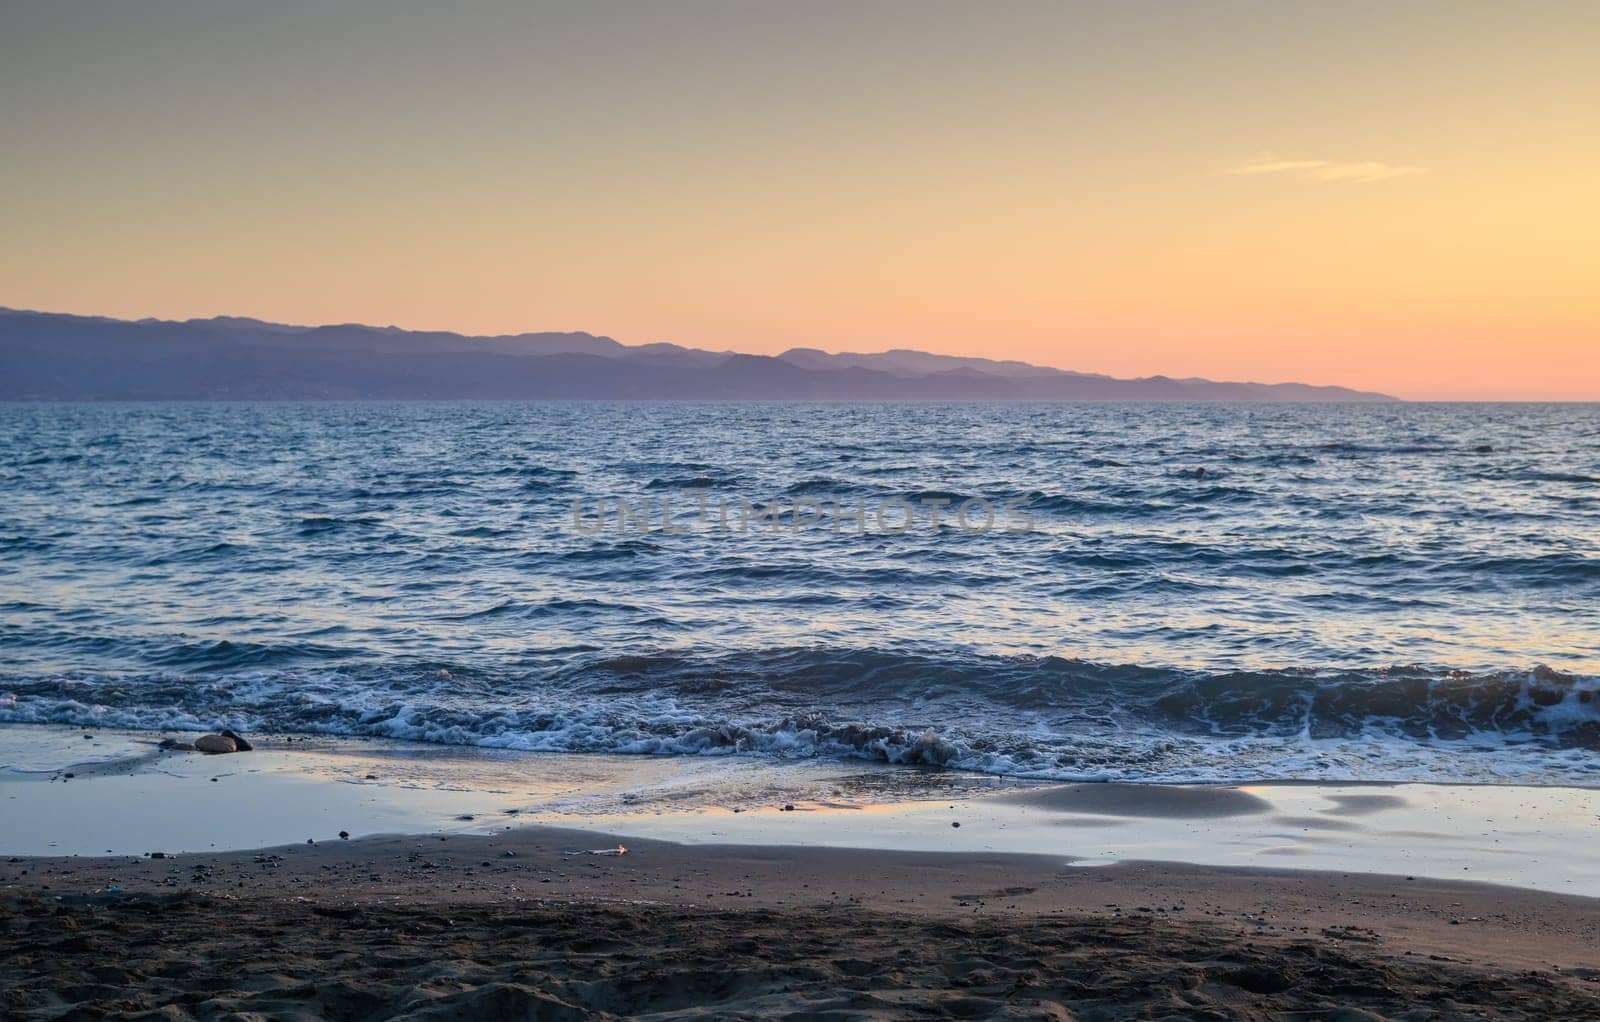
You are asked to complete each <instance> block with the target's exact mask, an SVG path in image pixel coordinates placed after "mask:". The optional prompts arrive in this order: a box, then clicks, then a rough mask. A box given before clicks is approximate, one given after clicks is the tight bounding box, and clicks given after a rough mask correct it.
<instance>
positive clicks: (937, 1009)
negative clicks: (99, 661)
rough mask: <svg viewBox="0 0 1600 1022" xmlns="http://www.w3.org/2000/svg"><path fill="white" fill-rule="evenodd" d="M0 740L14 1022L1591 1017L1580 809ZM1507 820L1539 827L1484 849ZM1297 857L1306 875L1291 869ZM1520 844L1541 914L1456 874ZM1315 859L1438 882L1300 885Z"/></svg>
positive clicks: (1567, 802) (1401, 794) (1575, 800)
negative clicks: (1387, 865)
mask: <svg viewBox="0 0 1600 1022" xmlns="http://www.w3.org/2000/svg"><path fill="white" fill-rule="evenodd" d="M0 737H3V738H4V740H5V743H6V751H7V753H8V755H7V757H6V758H7V760H8V761H9V762H11V763H14V764H19V763H22V764H28V769H16V768H13V769H9V770H7V771H5V772H4V775H3V776H0V800H3V801H0V804H3V805H4V806H5V807H6V808H7V811H8V812H7V820H8V825H7V827H6V828H5V832H4V834H3V835H0V840H3V841H4V842H5V844H6V845H7V847H4V848H0V853H3V854H4V858H3V859H0V942H3V946H4V953H3V961H4V964H3V965H0V988H3V989H4V991H5V992H4V994H3V995H0V997H3V1000H0V1014H4V1015H5V1016H7V1017H17V1018H27V1019H59V1018H91V1017H92V1018H100V1017H115V1018H123V1017H125V1018H139V1017H152V1018H155V1017H160V1018H196V1019H205V1018H233V1017H304V1018H326V1017H336V1018H374V1019H376V1018H388V1017H415V1018H463V1019H465V1018H474V1019H475V1018H583V1017H606V1016H611V1017H621V1016H639V1015H642V1016H646V1017H664V1018H665V1017H680V1016H687V1015H692V1014H696V1013H699V1014H712V1015H718V1016H731V1017H748V1018H755V1017H763V1018H764V1017H780V1018H781V1017H858V1016H870V1017H881V1018H901V1017H904V1018H923V1017H1020V1018H1161V1017H1177V1018H1279V1017H1292V1018H1319V1019H1320V1018H1329V1019H1334V1018H1338V1019H1364V1018H1374V1017H1384V1018H1453V1017H1472V1018H1540V1019H1545V1018H1580V1017H1592V1016H1593V1015H1594V1014H1595V1013H1596V1012H1600V900H1597V899H1595V898H1593V897H1590V896H1587V892H1588V891H1589V890H1590V889H1591V881H1590V879H1589V878H1588V876H1587V874H1586V872H1585V869H1584V866H1583V861H1584V859H1585V857H1584V856H1583V854H1582V852H1581V849H1579V848H1576V847H1573V846H1572V845H1571V843H1570V834H1569V833H1567V832H1565V831H1563V830H1562V827H1563V822H1562V821H1563V818H1564V817H1563V813H1567V814H1570V815H1574V816H1575V817H1576V816H1583V817H1585V818H1586V819H1592V812H1591V806H1590V803H1589V801H1588V800H1589V799H1590V797H1591V793H1589V792H1587V791H1578V790H1562V789H1549V790H1542V791H1541V790H1538V789H1528V790H1526V791H1522V792H1520V793H1514V797H1508V796H1507V793H1506V791H1505V790H1500V791H1495V790H1493V789H1468V788H1460V789H1450V788H1438V787H1436V786H1434V787H1429V786H1420V787H1421V788H1422V790H1421V791H1418V790H1417V788H1418V786H1388V787H1384V786H1370V785H1369V786H1351V787H1327V786H1322V787H1318V786H1307V785H1280V786H1270V785H1267V786H1252V787H1250V788H1239V787H1220V786H1217V787H1195V786H1187V787H1185V786H1149V785H1146V786H1129V785H1016V784H1009V785H995V784H994V783H992V782H991V781H989V780H986V779H981V778H966V779H963V778H959V777H952V776H951V775H949V774H938V773H934V774H929V775H927V776H926V778H924V779H923V780H922V783H921V784H920V785H919V784H918V783H917V782H916V780H915V779H914V778H908V777H907V776H906V773H905V772H904V771H886V772H879V773H873V772H867V773H865V774H863V773H861V772H859V771H843V772H841V771H839V770H837V769H833V768H829V769H820V768H818V767H815V766H811V765H801V766H800V767H798V768H796V769H795V770H794V771H793V772H792V773H789V774H787V775H785V774H784V772H783V771H781V770H766V771H761V772H758V773H757V774H756V775H755V776H754V777H753V778H752V777H751V776H750V774H751V772H750V771H747V770H742V769H740V766H739V764H738V763H737V762H733V763H730V764H728V765H723V764H718V763H708V762H706V761H691V762H685V761H683V760H677V759H667V760H660V759H650V758H640V757H632V758H623V757H614V758H603V757H593V758H590V757H539V756H527V755H522V756H516V755H496V754H482V753H480V752H476V751H475V752H471V753H463V752H459V751H452V750H438V749H417V748H415V747H411V746H407V745H405V744H404V743H390V744H386V743H373V742H366V743H363V742H341V743H321V744H319V743H315V742H304V741H288V740H287V739H274V738H270V737H268V738H262V739H259V746H258V748H257V750H256V751H253V752H251V753H247V754H245V753H241V754H236V755H234V756H223V757H204V756H199V755H196V754H185V753H176V754H174V753H164V752H161V751H159V750H155V749H154V748H153V744H154V738H153V736H149V735H138V734H132V733H119V732H113V731H105V732H82V731H79V730H70V729H48V728H9V729H4V730H3V731H0ZM68 775H70V776H68ZM212 778H215V780H213V779H212ZM583 793H587V794H583ZM580 794H582V795H583V797H582V798H579V797H578V796H579V795H580ZM1474 797H1477V798H1479V799H1480V801H1479V802H1478V803H1477V804H1478V805H1479V806H1480V810H1479V812H1478V814H1477V816H1476V817H1475V818H1473V819H1457V818H1456V817H1457V816H1458V815H1459V814H1461V813H1462V812H1463V807H1464V806H1467V805H1470V804H1472V800H1473V798H1474ZM784 799H794V800H796V801H782V800H784ZM1430 799H1432V800H1433V801H1429V800H1430ZM1497 799H1498V800H1497ZM1541 800H1542V801H1541ZM52 805H53V806H55V807H56V809H55V813H54V815H53V816H52V815H49V814H45V813H44V811H43V809H42V808H41V807H46V806H52ZM230 805H231V806H232V807H233V811H232V812H231V813H230V812H229V811H228V810H227V807H228V806H230ZM580 806H581V807H584V808H583V811H579V807H580ZM1441 806H1443V808H1441ZM1508 806H1509V807H1512V810H1511V811H1512V812H1514V813H1520V814H1527V815H1528V816H1529V817H1530V818H1533V819H1534V820H1535V821H1536V825H1530V826H1526V827H1524V828H1522V829H1518V828H1517V827H1516V826H1514V825H1508V824H1510V823H1511V822H1512V821H1511V820H1510V819H1509V818H1508V819H1507V820H1504V821H1497V820H1496V819H1495V816H1496V814H1498V813H1499V812H1500V810H1501V809H1503V808H1506V807H1508ZM255 807H271V808H272V810H273V812H272V813H268V814H265V815H262V814H259V813H255V812H254V811H253V810H254V808H255ZM791 807H792V808H791ZM1497 807H1499V808H1497ZM1385 813H1393V814H1397V815H1398V817H1399V818H1403V819H1404V820H1406V821H1409V826H1410V829H1409V830H1407V831H1405V832H1404V833H1403V834H1402V833H1401V832H1399V831H1396V832H1394V833H1390V832H1389V831H1388V830H1386V825H1385V824H1384V823H1382V822H1381V821H1383V820H1384V819H1385V815H1384V814H1385ZM585 814H587V815H585ZM252 818H255V825H254V829H252V828H251V827H250V826H246V825H245V823H244V822H243V821H246V820H250V819H252ZM52 820H53V821H54V822H52ZM97 820H99V822H101V823H104V822H105V821H107V820H109V821H110V822H111V823H112V824H116V823H117V822H118V821H122V822H123V823H125V824H127V826H125V827H123V828H121V829H120V832H124V833H127V834H128V835H129V837H128V839H127V841H128V843H130V844H131V843H132V842H142V843H144V844H145V845H147V846H148V847H138V846H134V847H130V848H119V849H117V850H116V854H106V850H105V849H103V848H99V849H90V848H86V847H82V846H81V842H83V841H87V840H104V837H103V836H102V835H103V833H106V832H114V831H118V828H117V827H115V826H113V827H112V828H111V831H104V830H100V831H97V830H96V828H95V823H96V821H97ZM73 821H77V824H78V825H72V824H73ZM133 821H142V822H140V823H138V824H137V825H136V824H135V823H134V822H133ZM1447 821H1448V822H1449V826H1447V825H1446V822H1447ZM557 823H559V824H560V825H556V824H557ZM574 824H577V825H574ZM341 826H342V827H343V828H344V833H345V834H346V835H347V837H345V838H341V837H340V836H339V831H338V829H335V828H338V827H341ZM1449 827H1454V830H1450V829H1449ZM384 828H392V829H391V831H390V832H389V833H382V832H381V831H382V830H383V829H384ZM1430 828H1432V829H1430ZM1296 829H1298V832H1299V834H1300V836H1301V840H1302V842H1303V845H1304V848H1303V852H1304V854H1299V855H1284V854H1275V853H1279V852H1282V850H1283V848H1284V847H1285V845H1284V842H1285V841H1286V840H1287V838H1286V836H1285V835H1286V834H1287V833H1289V832H1290V831H1294V830H1296ZM44 832H48V833H49V836H50V837H52V838H53V840H54V841H55V842H56V843H59V842H60V841H64V840H66V839H67V835H69V834H72V835H76V837H75V840H77V841H78V842H79V843H80V844H79V845H74V846H73V847H72V848H71V849H70V852H75V853H77V854H70V853H69V854H57V855H39V854H31V855H30V854H20V852H21V851H23V850H24V846H30V847H35V848H36V847H37V846H38V845H39V844H40V843H41V840H42V838H43V837H44V836H45V834H44ZM301 833H305V834H306V835H307V836H306V837H305V838H301V837H299V835H300V834H301ZM262 835H275V836H276V839H275V840H271V841H260V840H259V839H260V838H261V836H262ZM663 835H666V836H667V837H670V838H671V839H665V838H664V837H663ZM1249 835H1259V840H1257V841H1255V842H1254V843H1252V842H1250V841H1248V840H1246V838H1247V837H1248V836H1249ZM1405 835H1409V836H1408V837H1407V836H1405ZM206 838H210V839H211V840H205V839H206ZM1319 841H1321V842H1329V841H1332V842H1335V843H1334V844H1332V845H1329V846H1328V847H1327V850H1326V851H1325V852H1319V851H1318V848H1319V845H1318V844H1317V842H1319ZM152 842H155V843H152ZM253 842H254V843H259V844H260V845H261V847H250V845H251V844H252V843H253ZM1185 842H1187V845H1185ZM1241 842H1242V847H1244V848H1245V849H1247V850H1248V851H1247V852H1246V853H1240V852H1239V846H1241ZM30 843H31V845H30ZM43 843H45V844H49V843H51V841H43ZM1563 844H1565V845H1566V851H1565V852H1564V853H1562V852H1560V848H1561V846H1562V845H1563ZM207 845H212V846H216V845H221V846H223V847H206V846H207ZM1402 845H1404V847H1405V848H1406V850H1407V855H1408V856H1409V858H1406V859H1404V860H1402V858H1401V857H1400V854H1399V849H1400V848H1401V847H1402ZM1508 845H1509V846H1510V847H1511V848H1512V849H1513V850H1514V851H1515V852H1516V854H1517V855H1519V856H1523V857H1527V856H1531V855H1535V854H1538V855H1546V856H1549V857H1550V859H1549V861H1547V862H1545V863H1543V864H1542V866H1541V871H1540V872H1541V874H1542V875H1541V876H1540V880H1541V881H1543V886H1545V887H1546V888H1547V889H1545V890H1536V889H1533V888H1534V886H1535V885H1533V884H1531V883H1523V884H1520V885H1516V886H1513V885H1511V884H1507V883H1496V884H1490V883H1481V882H1474V881H1472V880H1470V879H1469V878H1470V877H1472V876H1473V874H1472V873H1471V872H1466V871H1461V870H1460V869H1459V868H1458V867H1456V866H1455V865H1454V862H1455V858H1456V857H1459V856H1461V855H1468V856H1469V857H1470V858H1471V859H1472V862H1473V863H1474V864H1475V865H1477V866H1478V868H1479V871H1480V872H1482V873H1487V874H1492V873H1494V872H1495V869H1496V867H1495V866H1494V856H1493V851H1494V849H1496V848H1497V847H1499V848H1505V847H1507V846H1508ZM1185 847H1187V848H1188V849H1189V851H1190V854H1188V855H1183V856H1179V855H1173V856H1170V858H1172V859H1177V858H1189V859H1193V860H1211V861H1213V862H1214V863H1216V862H1234V861H1245V862H1249V863H1251V864H1250V865H1243V866H1241V865H1218V864H1211V865H1203V864H1197V863H1195V862H1192V861H1191V862H1180V861H1155V860H1152V859H1150V858H1147V857H1137V856H1141V855H1142V853H1144V852H1148V851H1151V850H1161V849H1167V848H1176V849H1180V850H1181V849H1183V848H1185ZM1015 849H1029V850H1028V851H1025V852H1019V851H1015ZM1046 849H1049V850H1046ZM1472 849H1477V852H1475V853H1474V852H1472V851H1471V850H1472ZM91 853H94V854H91ZM1241 854H1243V858H1241V857H1240V856H1241ZM1108 855H1109V856H1110V857H1108ZM1319 855H1328V856H1334V857H1342V858H1343V859H1347V860H1349V861H1352V862H1365V863H1372V862H1379V861H1381V860H1382V859H1383V857H1385V856H1389V857H1390V858H1391V860H1392V861H1395V862H1401V861H1407V862H1411V863H1420V864H1421V866H1406V867H1403V868H1414V869H1417V870H1418V871H1417V872H1412V873H1397V872H1391V871H1388V870H1383V869H1376V868H1362V869H1355V868H1345V869H1338V870H1329V869H1322V868H1302V867H1301V866H1300V864H1302V863H1304V862H1307V861H1309V862H1311V863H1312V864H1315V863H1317V862H1319V861H1320V860H1319V859H1318V856H1319ZM1285 865H1289V866H1296V868H1284V867H1285ZM1451 870H1454V871H1455V874H1454V875H1452V874H1451V873H1450V871H1451ZM1563 870H1565V871H1567V872H1566V873H1565V874H1563ZM1430 873H1431V874H1432V875H1429V874H1430ZM1502 875H1505V874H1504V873H1503V871H1502ZM1573 890H1578V891H1582V892H1584V893H1568V892H1570V891H1573Z"/></svg>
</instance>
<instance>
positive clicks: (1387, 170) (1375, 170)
mask: <svg viewBox="0 0 1600 1022" xmlns="http://www.w3.org/2000/svg"><path fill="white" fill-rule="evenodd" d="M1427 172H1428V171H1427V168H1426V167H1413V166H1411V165H1409V164H1404V163H1383V162H1381V161H1379V160H1353V161H1338V160H1280V159H1277V158H1275V157H1262V158H1261V159H1258V160H1255V161H1252V162H1250V163H1245V164H1241V165H1239V166H1237V167H1230V168H1228V169H1227V170H1226V171H1224V172H1223V173H1225V174H1235V175H1247V176H1259V175H1264V174H1279V175H1288V176H1290V177H1297V178H1302V179H1304V180H1307V181H1342V182H1349V183H1354V184H1371V183H1373V182H1374V181H1389V180H1392V179H1394V178H1397V177H1409V176H1411V175H1412V174H1426V173H1427Z"/></svg>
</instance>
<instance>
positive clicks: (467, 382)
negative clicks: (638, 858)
mask: <svg viewBox="0 0 1600 1022" xmlns="http://www.w3.org/2000/svg"><path fill="white" fill-rule="evenodd" d="M418 399H434V400H473V399H479V400H506V399H510V400H600V401H606V400H620V401H628V400H641V401H685V400H687V401H1147V402H1361V403H1380V402H1392V401H1396V400H1398V399H1397V398H1394V397H1391V396H1390V395H1387V394H1379V393H1374V392H1370V391H1361V390H1353V389H1350V388H1346V387H1334V386H1316V385H1312V384H1305V383H1276V384H1268V383H1249V382H1231V381H1215V380H1206V379H1196V378H1190V379H1173V378H1170V377H1166V376H1149V377H1141V378H1137V379H1118V378H1114V377H1110V376H1104V375H1100V374H1094V373H1080V372H1073V371H1070V370H1063V369H1055V368H1050V367H1047V366H1036V365H1030V364H1028V363H1025V362H1016V361H996V360H992V359H985V358H963V357H958V356H951V355H934V354H929V353H926V352H920V351H911V350H906V349H896V350H892V351H885V352H877V353H871V354H861V353H842V354H830V353H828V352H824V351H820V350H817V349H814V348H793V349H790V350H789V351H786V352H784V353H782V354H781V355H775V356H768V355H748V354H740V353H738V352H731V351H720V352H718V351H707V350H703V349H698V348H686V347H681V346H679V345H675V344H643V345H632V346H630V345H625V344H621V343H620V342H618V341H615V340H613V339H611V338H609V337H604V336H598V335H595V334H589V333H581V332H579V333H525V334H514V335H501V336H492V337H473V336H466V335H462V334H456V333H449V332H439V331H411V330H401V329H399V328H396V327H373V326H365V325H361V324H338V325H330V326H311V327H308V326H290V325H285V324H280V323H268V322H264V321H261V320H255V319H243V318H238V317H228V316H222V317H216V318H213V319H193V320H184V321H181V322H180V321H170V320H152V319H144V320H119V319H110V318H104V317H98V316H77V315H69V314H64V313H48V312H31V311H24V310H15V309H5V308H0V400H6V401H30V400H41V401H63V400H65V401H116V400H223V401H230V400H233V401H260V400H418Z"/></svg>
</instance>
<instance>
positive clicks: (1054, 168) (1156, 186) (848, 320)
mask: <svg viewBox="0 0 1600 1022" xmlns="http://www.w3.org/2000/svg"><path fill="white" fill-rule="evenodd" d="M1597 53H1600V3H1589V2H1584V3H1532V4H1517V5H1512V4H1504V3H1477V2H1471V0H1454V2H1448V3H1398V2H1384V3H1362V2H1355V0H1340V2H1329V3H1309V2H1307V3H1297V2H1289V3H1285V2H1271V3H1233V2H1228V3H1202V2H1193V3H1177V2H1174V3H1157V2H1152V0H1126V2H1116V3H1111V2H1107V3H1073V2H1066V0H1057V2H1051V3H1007V2H984V3H976V2H973V3H959V4H957V3H943V2H937V0H919V2H915V3H902V2H888V0H855V2H851V3H833V2H826V0H812V2H805V3H781V4H780V3H762V2H756V0H743V2H732V3H705V2H687V0H686V2H665V0H652V2H646V0H637V2H633V3H617V2H607V0H593V2H587V3H573V4H564V5H547V4H538V3H533V2H515V3H512V2H505V3H481V2H470V0H465V2H459V3H456V2H452V3H438V2H434V0H426V2H424V0H340V2H315V3H311V2H300V0H274V2H273V3H249V2H244V0H204V2H199V0H197V2H172V0H142V2H140V3H137V4H133V3H123V2H107V3H83V2H77V0H45V2H38V0H8V2H7V3H6V4H4V5H3V6H0V139H3V140H4V144H3V145H0V305H6V306H10V307H14V308H31V309H40V310H46V311H56V312H76V313H92V314H100V315H113V316H124V317H142V316H158V317H162V318H188V317H194V316H210V315H219V314H229V315H244V316H256V317H260V318H263V319H271V320H278V321H285V322H294V323H325V322H365V323H374V324H380V325H386V324H396V325H399V326H403V327H408V328H416V329H450V330H458V331H461V332H465V333H505V332H520V331H533V330H587V331H590V332H594V333H601V334H607V335H610V336H612V337H615V338H617V339H618V340H621V341H623V342H625V343H630V344H637V343H646V342H651V341H662V340H665V341H674V342H677V343H680V344H686V345H692V346H696V347H706V348H713V349H733V350H738V351H747V352H757V353H772V354H775V353H777V352H780V351H783V350H784V349H786V348H789V347H793V346H808V347H817V348H823V349H826V350H830V351H876V350H883V349H886V348H893V347H910V348H919V349H922V350H926V351H935V352H944V353H950V354H967V355H985V356H990V357H1003V358H1020V359H1025V360H1028V361H1032V362H1037V363H1042V364H1047V365H1054V366H1058V367H1061V368H1067V369H1077V370H1082V371H1091V372H1105V373H1111V374H1114V375H1118V376H1144V375H1153V374H1157V373H1164V374H1166V375H1170V376H1206V377H1211V378H1214V379H1248V380H1259V381H1263V382H1280V381H1286V380H1298V381H1304V382H1312V383H1325V384H1342V385H1346V386H1353V387H1360V388H1363V389H1375V390H1382V391H1386V392H1389V393H1394V394H1399V395H1402V396H1406V397H1412V398H1418V399H1501V398H1505V399H1587V400H1600V60H1597V59H1596V54H1597Z"/></svg>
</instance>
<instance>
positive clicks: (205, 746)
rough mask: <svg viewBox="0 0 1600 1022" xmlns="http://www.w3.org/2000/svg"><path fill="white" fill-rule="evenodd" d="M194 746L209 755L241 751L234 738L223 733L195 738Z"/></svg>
mask: <svg viewBox="0 0 1600 1022" xmlns="http://www.w3.org/2000/svg"><path fill="white" fill-rule="evenodd" d="M194 747H195V748H196V749H199V750H200V751H201V752H203V753H205V754H206V755H208V756H221V755H223V754H225V753H229V752H238V751H239V746H238V745H237V744H236V743H235V742H234V740H233V739H232V738H224V737H223V736H222V735H201V736H200V737H199V738H196V739H195V740H194Z"/></svg>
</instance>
